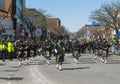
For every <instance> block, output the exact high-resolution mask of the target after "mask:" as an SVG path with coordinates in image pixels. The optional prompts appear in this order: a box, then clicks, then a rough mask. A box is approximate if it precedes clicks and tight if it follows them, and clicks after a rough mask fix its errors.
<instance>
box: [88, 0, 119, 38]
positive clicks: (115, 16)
mask: <svg viewBox="0 0 120 84" xmlns="http://www.w3.org/2000/svg"><path fill="white" fill-rule="evenodd" d="M90 19H91V20H95V21H98V22H101V23H103V25H105V26H107V28H108V27H109V28H112V29H114V30H115V31H116V39H118V35H117V34H118V31H119V29H120V2H119V1H116V2H111V3H108V4H106V3H105V4H103V5H102V6H101V8H100V9H98V10H95V11H93V12H92V13H91V16H90Z"/></svg>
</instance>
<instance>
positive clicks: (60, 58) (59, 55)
mask: <svg viewBox="0 0 120 84" xmlns="http://www.w3.org/2000/svg"><path fill="white" fill-rule="evenodd" d="M55 52H56V62H57V69H59V70H62V64H63V62H64V56H65V50H64V47H63V44H62V41H61V39H60V40H58V41H57V43H56V47H55Z"/></svg>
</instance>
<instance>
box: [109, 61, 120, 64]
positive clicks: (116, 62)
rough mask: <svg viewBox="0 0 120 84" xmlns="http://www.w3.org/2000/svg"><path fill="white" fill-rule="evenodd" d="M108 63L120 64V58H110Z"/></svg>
mask: <svg viewBox="0 0 120 84" xmlns="http://www.w3.org/2000/svg"><path fill="white" fill-rule="evenodd" d="M107 64H120V60H108V62H107Z"/></svg>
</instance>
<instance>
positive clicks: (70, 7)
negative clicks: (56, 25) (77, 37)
mask: <svg viewBox="0 0 120 84" xmlns="http://www.w3.org/2000/svg"><path fill="white" fill-rule="evenodd" d="M112 1H116V0H26V7H27V8H36V9H42V10H46V14H50V15H51V16H53V17H57V18H59V19H60V20H61V25H63V26H65V28H66V29H68V30H69V31H70V32H76V31H78V30H80V28H81V27H83V26H84V25H86V24H91V23H92V21H90V19H89V16H90V15H91V12H92V11H94V10H96V9H99V8H100V7H101V5H102V4H104V3H110V2H112Z"/></svg>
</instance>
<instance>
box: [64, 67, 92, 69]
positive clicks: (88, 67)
mask: <svg viewBox="0 0 120 84" xmlns="http://www.w3.org/2000/svg"><path fill="white" fill-rule="evenodd" d="M80 69H90V67H77V68H63V70H80Z"/></svg>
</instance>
